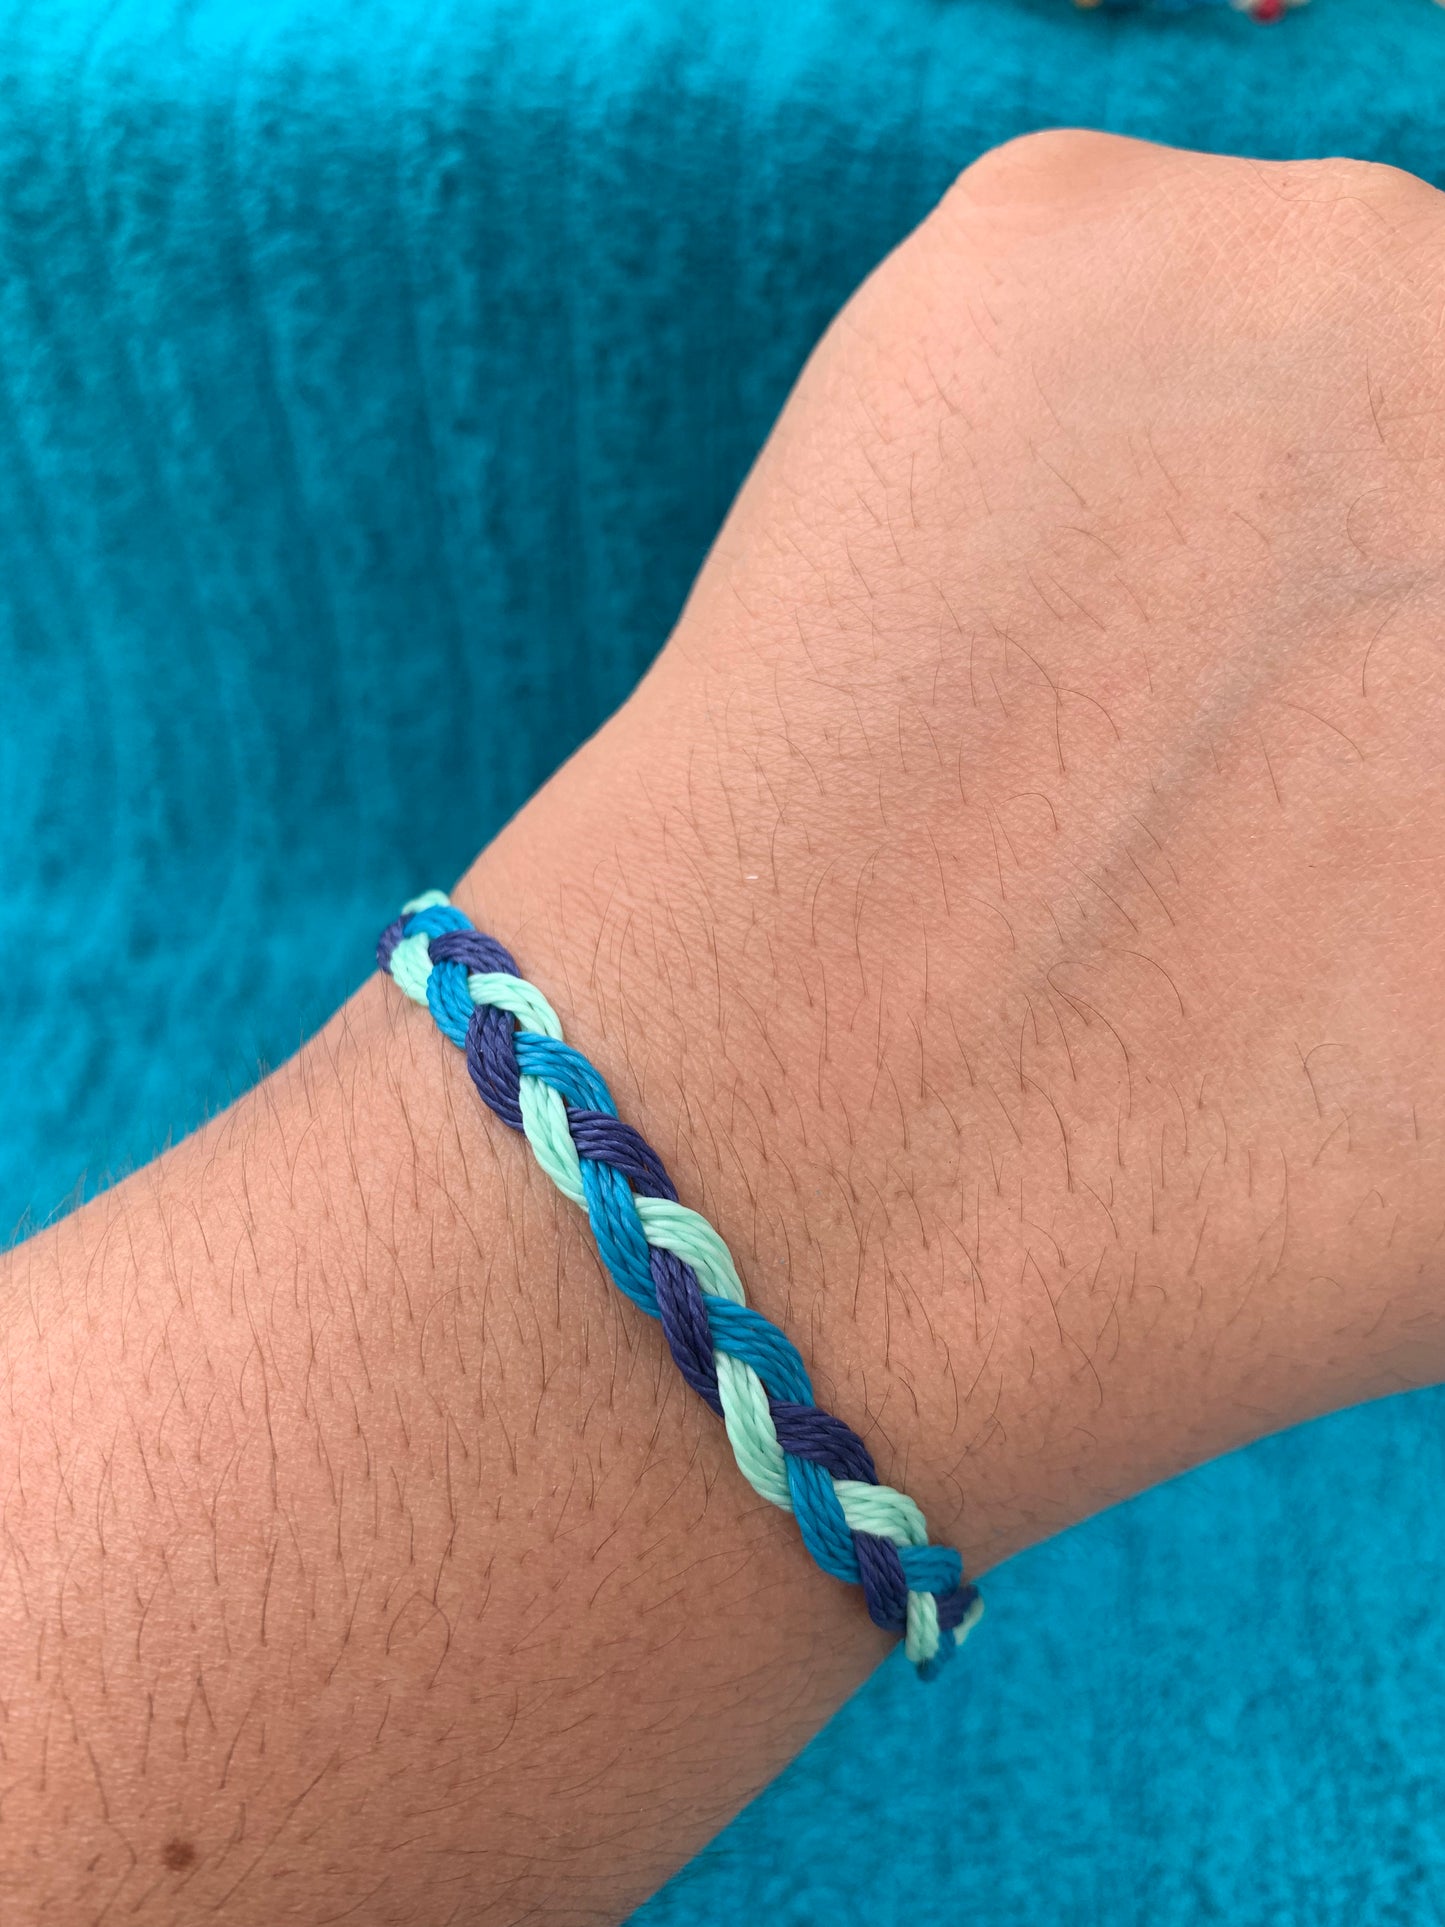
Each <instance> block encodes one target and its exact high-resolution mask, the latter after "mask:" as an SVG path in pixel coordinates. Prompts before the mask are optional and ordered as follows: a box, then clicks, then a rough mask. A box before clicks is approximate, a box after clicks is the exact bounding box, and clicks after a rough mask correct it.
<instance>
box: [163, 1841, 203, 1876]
mask: <svg viewBox="0 0 1445 1927" xmlns="http://www.w3.org/2000/svg"><path fill="white" fill-rule="evenodd" d="M161 1859H162V1860H163V1861H164V1862H165V1865H166V1869H167V1871H168V1872H170V1873H184V1872H185V1871H186V1868H187V1867H194V1866H195V1864H196V1850H195V1848H194V1847H193V1846H192V1845H191V1843H190V1841H189V1840H167V1842H166V1844H165V1845H164V1846H163V1847H162V1848H161Z"/></svg>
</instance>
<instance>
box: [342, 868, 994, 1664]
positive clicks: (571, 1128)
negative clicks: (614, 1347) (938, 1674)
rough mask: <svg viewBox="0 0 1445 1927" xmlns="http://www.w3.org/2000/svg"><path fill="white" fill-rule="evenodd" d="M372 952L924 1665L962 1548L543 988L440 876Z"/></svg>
mask: <svg viewBox="0 0 1445 1927" xmlns="http://www.w3.org/2000/svg"><path fill="white" fill-rule="evenodd" d="M376 960H377V962H378V963H379V964H380V966H381V968H382V969H383V970H384V971H386V972H387V974H388V975H389V976H391V977H392V978H394V979H395V981H396V982H397V984H399V985H400V987H401V988H402V989H403V990H404V991H405V992H406V994H407V996H408V997H410V998H412V999H413V1001H414V1002H416V1003H418V1004H424V1005H425V1006H426V1007H427V1009H428V1010H430V1012H431V1014H432V1016H433V1017H434V1018H435V1019H436V1022H437V1024H438V1025H439V1026H440V1028H441V1029H442V1030H443V1031H444V1032H445V1033H446V1035H447V1036H448V1037H449V1038H450V1039H451V1041H452V1042H453V1043H454V1044H456V1045H457V1046H458V1047H459V1048H460V1049H462V1050H464V1051H465V1052H466V1055H467V1069H468V1070H469V1071H470V1073H471V1077H472V1082H473V1083H474V1084H475V1085H476V1087H477V1090H478V1091H479V1092H480V1094H481V1096H482V1099H483V1101H484V1102H485V1103H486V1104H487V1105H488V1106H490V1108H491V1109H492V1110H493V1111H495V1112H496V1114H497V1116H498V1117H499V1118H501V1120H502V1122H503V1123H504V1124H509V1125H510V1126H511V1127H512V1129H513V1130H514V1131H521V1132H522V1133H523V1134H524V1136H525V1137H526V1139H527V1142H528V1144H529V1145H530V1146H531V1148H532V1152H533V1154H534V1156H535V1157H536V1159H537V1162H538V1163H539V1164H540V1165H541V1167H542V1169H543V1170H544V1171H545V1172H546V1174H547V1176H548V1177H549V1178H551V1180H552V1182H553V1183H554V1184H555V1185H556V1186H557V1189H558V1190H559V1191H561V1192H562V1193H563V1194H564V1196H566V1197H568V1198H570V1199H571V1200H572V1202H573V1203H574V1204H579V1205H581V1206H582V1207H583V1208H584V1209H585V1210H586V1212H587V1216H588V1219H589V1221H590V1223H591V1226H592V1233H593V1236H594V1237H595V1238H596V1240H597V1247H598V1250H599V1251H600V1253H601V1255H602V1260H603V1263H604V1264H605V1265H606V1266H607V1269H608V1271H609V1272H610V1273H611V1275H612V1280H613V1282H614V1284H616V1286H617V1288H618V1289H619V1291H622V1292H624V1293H625V1294H626V1296H627V1297H628V1298H630V1299H631V1300H632V1302H633V1304H635V1305H638V1306H640V1307H641V1309H642V1310H643V1311H645V1312H646V1313H647V1314H648V1316H649V1317H652V1318H655V1319H657V1320H658V1322H659V1323H660V1324H661V1326H662V1331H663V1336H664V1337H665V1338H666V1340H667V1343H668V1348H669V1350H670V1351H671V1353H672V1356H673V1359H674V1361H675V1363H676V1365H677V1368H678V1370H679V1371H680V1372H681V1373H682V1375H683V1377H684V1378H685V1379H686V1380H687V1382H688V1384H689V1385H691V1386H692V1388H693V1390H694V1391H695V1392H697V1393H699V1394H700V1396H701V1397H702V1398H704V1399H706V1401H707V1403H708V1404H709V1405H710V1406H711V1407H712V1409H713V1411H714V1412H716V1413H717V1414H718V1415H719V1417H720V1418H721V1419H722V1420H723V1422H724V1424H725V1425H726V1427H727V1434H728V1439H729V1442H730V1443H731V1445H732V1448H733V1453H734V1455H735V1457H736V1458H737V1462H738V1465H739V1467H740V1468H741V1470H742V1472H743V1475H744V1477H745V1478H746V1479H747V1481H748V1483H749V1484H750V1485H751V1486H752V1487H753V1489H754V1491H756V1492H757V1493H758V1494H759V1495H760V1496H761V1497H762V1498H764V1499H767V1500H768V1501H769V1503H770V1504H772V1505H775V1506H779V1507H781V1509H782V1510H783V1511H784V1512H791V1513H792V1514H793V1515H794V1517H795V1518H796V1519H797V1521H798V1529H799V1530H800V1532H801V1533H802V1535H803V1543H804V1544H805V1545H806V1546H807V1548H808V1550H809V1552H810V1553H811V1554H812V1555H813V1557H814V1559H815V1560H816V1561H817V1563H818V1564H819V1565H820V1566H821V1567H822V1568H823V1570H824V1571H825V1572H830V1573H832V1574H833V1575H834V1577H835V1578H838V1579H846V1580H848V1581H849V1582H850V1583H851V1584H853V1585H857V1586H862V1588H863V1596H864V1598H865V1599H866V1600H867V1602H868V1611H869V1614H870V1615H871V1617H872V1619H873V1622H874V1624H875V1625H877V1626H881V1627H882V1628H883V1629H884V1631H885V1632H890V1633H893V1634H895V1635H902V1637H903V1640H904V1646H905V1650H906V1651H907V1654H908V1657H909V1658H910V1659H911V1660H912V1661H913V1662H914V1664H915V1665H916V1666H917V1668H918V1670H919V1673H920V1674H921V1675H922V1676H923V1677H924V1678H925V1679H926V1678H928V1677H930V1676H931V1675H932V1674H933V1673H934V1672H935V1671H936V1670H937V1668H938V1666H939V1665H940V1664H941V1663H942V1661H944V1660H945V1659H947V1658H949V1657H950V1656H951V1655H952V1653H953V1652H954V1651H955V1650H956V1649H957V1648H958V1647H959V1646H961V1645H962V1644H963V1642H964V1640H965V1638H966V1637H967V1636H968V1634H969V1633H970V1632H971V1631H972V1629H973V1627H974V1626H975V1625H976V1624H977V1622H978V1620H979V1619H980V1617H981V1616H982V1614H983V1601H982V1599H981V1598H980V1597H979V1593H978V1588H977V1587H976V1586H972V1585H968V1584H967V1583H966V1582H965V1580H964V1576H963V1561H962V1560H961V1559H960V1558H959V1556H958V1554H957V1553H956V1552H955V1551H954V1550H953V1548H952V1547H951V1546H935V1545H930V1544H929V1542H928V1528H927V1526H926V1524H925V1523H924V1518H923V1514H922V1513H921V1512H920V1511H919V1509H918V1507H917V1506H916V1505H915V1504H914V1503H913V1501H912V1499H910V1498H908V1497H907V1496H906V1495H905V1494H904V1493H902V1492H896V1491H895V1490H894V1489H893V1487H892V1486H888V1485H883V1484H881V1483H880V1481H879V1478H878V1473H877V1470H876V1468H875V1466H874V1464H873V1458H872V1455H871V1453H870V1452H869V1450H868V1448H867V1446H866V1445H865V1444H864V1443H863V1441H862V1439H860V1438H859V1437H858V1435H857V1433H856V1432H854V1431H853V1430H852V1429H851V1427H849V1426H847V1425H845V1424H844V1423H843V1421H842V1420H841V1419H837V1418H834V1417H833V1416H832V1414H831V1413H829V1412H825V1411H823V1410H822V1409H821V1408H820V1407H819V1406H818V1404H817V1403H816V1402H815V1400H814V1398H813V1387H812V1384H811V1382H810V1380H809V1378H808V1373H807V1370H806V1368H805V1366H804V1364H803V1361H802V1359H801V1358H800V1357H799V1355H798V1352H797V1349H796V1348H795V1346H794V1345H793V1343H792V1341H791V1340H790V1339H788V1338H787V1337H785V1336H784V1334H783V1333H782V1332H780V1331H779V1330H778V1328H777V1326H776V1325H774V1324H772V1323H770V1321H769V1320H768V1319H766V1318H764V1317H763V1315H762V1313H761V1312H758V1311H755V1310H753V1309H752V1307H751V1306H750V1305H749V1304H748V1303H747V1299H746V1296H745V1294H744V1292H743V1288H742V1284H741V1283H740V1281H739V1279H738V1274H737V1269H736V1267H735V1266H734V1264H733V1261H732V1257H731V1254H730V1253H729V1251H728V1248H727V1246H726V1245H725V1244H724V1243H723V1241H722V1239H721V1237H719V1235H718V1233H717V1232H716V1231H715V1230H714V1229H713V1227H712V1226H711V1225H710V1224H709V1223H708V1221H707V1219H706V1218H703V1217H700V1216H699V1215H698V1213H697V1212H696V1211H690V1210H688V1208H687V1207H686V1205H683V1204H679V1202H678V1197H677V1192H676V1190H675V1189H674V1187H673V1183H672V1180H671V1179H670V1178H669V1177H668V1175H667V1173H666V1171H665V1170H664V1169H663V1168H662V1160H661V1159H660V1158H659V1157H658V1155H657V1153H656V1151H654V1150H653V1148H652V1146H651V1145H650V1144H648V1143H646V1142H645V1141H644V1139H642V1138H641V1137H639V1135H638V1134H637V1132H636V1131H634V1130H633V1128H632V1126H631V1125H630V1124H624V1123H623V1122H622V1120H621V1119H620V1118H619V1117H618V1115H617V1106H616V1105H615V1104H614V1103H613V1101H612V1094H611V1092H610V1091H609V1090H608V1088H607V1086H606V1084H605V1083H604V1082H603V1080H602V1078H601V1077H600V1076H599V1075H598V1073H597V1072H596V1071H595V1070H594V1069H593V1067H592V1065H591V1064H589V1063H588V1062H587V1060H586V1058H585V1057H582V1056H580V1055H579V1053H578V1052H577V1051H575V1050H573V1049H572V1048H571V1046H570V1045H568V1044H565V1043H564V1042H563V1041H562V1026H561V1024H560V1023H559V1022H558V1019H557V1015H556V1012H555V1011H554V1010H553V1009H552V1006H551V1005H550V1004H549V1003H548V1002H547V1000H546V998H545V997H544V996H543V995H542V993H541V992H540V991H539V990H537V989H536V988H535V987H534V986H533V985H531V984H529V983H527V982H525V981H524V979H523V978H521V977H520V976H519V975H518V974H517V966H516V963H515V961H514V960H513V958H512V957H511V955H510V954H509V953H508V952H507V951H506V950H504V949H503V948H502V946H501V945H500V944H499V943H498V942H497V941H496V939H495V938H494V937H488V936H486V935H484V934H483V932H482V931H480V930H478V929H477V928H476V927H475V925H474V924H472V923H471V922H470V920H469V919H468V918H467V917H465V916H464V915H463V914H462V912H461V911H460V910H458V909H457V908H456V906H455V905H454V904H453V903H451V902H450V900H449V899H448V898H447V897H446V895H445V894H444V893H443V892H442V891H440V890H431V891H428V892H427V894H426V895H425V896H420V897H416V898H414V899H413V900H412V901H411V902H410V903H408V904H407V905H406V906H405V908H404V909H403V910H402V913H401V915H400V916H399V917H398V918H397V919H396V921H395V923H392V924H389V925H388V926H387V928H386V929H385V930H384V931H383V932H382V933H381V938H380V941H379V942H378V944H377V946H376Z"/></svg>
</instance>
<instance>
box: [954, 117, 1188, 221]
mask: <svg viewBox="0 0 1445 1927" xmlns="http://www.w3.org/2000/svg"><path fill="white" fill-rule="evenodd" d="M1171 151H1172V150H1170V149H1168V148H1161V147H1155V146H1153V145H1152V144H1151V143H1150V142H1148V141H1139V140H1131V139H1129V138H1127V137H1126V136H1124V135H1122V134H1104V133H1096V132H1094V131H1092V130H1091V129H1088V128H1079V127H1057V128H1046V129H1043V130H1041V131H1039V132H1037V133H1032V134H1021V135H1019V136H1017V137H1016V138H1015V139H1013V140H1010V141H1005V142H1004V143H1003V145H1002V146H1001V147H995V148H991V149H990V150H989V152H988V153H986V154H981V155H980V156H979V158H978V159H977V160H976V161H974V162H973V163H972V165H971V166H969V167H966V168H965V169H964V170H963V172H962V173H961V174H960V175H959V176H958V179H957V180H956V181H955V182H954V184H953V187H952V188H951V189H950V191H949V195H948V196H947V197H946V204H947V202H950V201H951V202H955V203H957V202H962V203H963V204H964V205H966V206H967V207H970V208H978V209H983V208H1004V209H1007V208H1010V207H1019V208H1026V207H1034V208H1037V207H1045V208H1047V207H1049V206H1052V205H1059V206H1060V207H1067V206H1068V205H1070V204H1072V203H1073V202H1074V201H1076V200H1077V199H1078V198H1079V197H1080V196H1082V195H1097V194H1099V193H1100V192H1108V191H1110V190H1114V189H1117V190H1123V189H1125V188H1126V187H1128V186H1129V185H1138V184H1139V183H1141V182H1142V181H1144V180H1146V179H1148V178H1149V177H1150V176H1151V175H1152V174H1153V173H1154V172H1156V171H1157V170H1158V169H1160V168H1161V167H1163V166H1165V165H1167V161H1168V157H1169V156H1170V154H1171Z"/></svg>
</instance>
